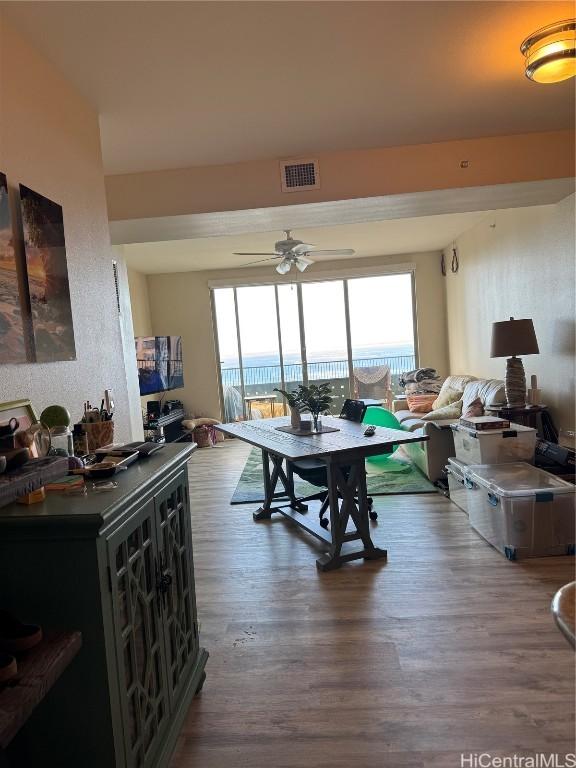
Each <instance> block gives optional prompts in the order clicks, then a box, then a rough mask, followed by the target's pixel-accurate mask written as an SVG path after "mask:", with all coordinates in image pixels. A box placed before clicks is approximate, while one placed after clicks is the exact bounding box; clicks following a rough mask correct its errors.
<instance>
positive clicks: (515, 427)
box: [450, 423, 536, 438]
mask: <svg viewBox="0 0 576 768" xmlns="http://www.w3.org/2000/svg"><path fill="white" fill-rule="evenodd" d="M450 427H451V428H452V429H453V430H454V432H464V433H466V434H468V435H470V436H471V437H478V438H487V437H494V436H497V437H500V438H501V437H502V433H503V432H518V434H520V432H534V434H536V430H535V429H533V428H532V427H526V426H524V424H512V423H511V424H510V426H509V427H506V429H473V428H472V427H465V426H464V425H463V424H450Z"/></svg>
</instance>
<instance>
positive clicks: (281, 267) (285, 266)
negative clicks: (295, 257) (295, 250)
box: [276, 259, 292, 275]
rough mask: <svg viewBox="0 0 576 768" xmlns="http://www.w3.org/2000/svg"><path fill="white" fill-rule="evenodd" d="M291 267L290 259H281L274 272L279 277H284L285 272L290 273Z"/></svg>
mask: <svg viewBox="0 0 576 768" xmlns="http://www.w3.org/2000/svg"><path fill="white" fill-rule="evenodd" d="M291 266H292V264H291V262H290V259H282V261H281V262H280V263H279V264H278V266H277V267H276V272H278V274H279V275H285V274H286V273H287V272H290V267H291Z"/></svg>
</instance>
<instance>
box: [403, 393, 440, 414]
mask: <svg viewBox="0 0 576 768" xmlns="http://www.w3.org/2000/svg"><path fill="white" fill-rule="evenodd" d="M434 400H436V395H435V394H430V395H408V397H407V398H406V402H407V403H408V408H409V410H410V411H411V412H412V413H428V412H429V411H431V410H432V403H433V402H434Z"/></svg>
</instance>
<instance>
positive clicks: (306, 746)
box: [172, 441, 574, 768]
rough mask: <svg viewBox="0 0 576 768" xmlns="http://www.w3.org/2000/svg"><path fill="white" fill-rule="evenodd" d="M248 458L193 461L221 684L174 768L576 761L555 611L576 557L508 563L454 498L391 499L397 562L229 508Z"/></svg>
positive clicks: (215, 455)
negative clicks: (334, 548) (327, 545)
mask: <svg viewBox="0 0 576 768" xmlns="http://www.w3.org/2000/svg"><path fill="white" fill-rule="evenodd" d="M248 451H249V448H248V447H247V446H246V445H244V444H242V443H239V442H237V441H231V442H226V443H225V444H221V445H219V446H218V447H216V448H212V449H204V450H201V451H197V453H196V454H195V455H194V456H193V457H192V461H191V462H190V472H191V496H192V509H193V531H194V552H195V568H196V583H197V599H198V608H199V617H200V621H201V635H202V642H203V645H205V646H206V647H207V649H208V650H209V652H210V659H209V661H208V666H207V680H206V683H205V685H204V689H203V691H202V693H201V694H200V695H199V696H198V697H197V698H196V699H195V701H194V703H193V704H192V706H191V708H190V710H189V713H188V716H187V719H186V721H185V723H184V727H183V729H182V733H181V736H180V739H179V741H178V744H177V747H176V751H175V754H174V759H173V762H172V768H192V766H194V768H296V766H304V767H305V768H344V767H346V768H349V767H350V766H355V767H356V768H396V767H398V768H408V767H409V768H430V767H431V768H451V767H452V766H454V768H459V766H460V765H461V763H460V754H461V753H462V752H463V753H465V754H467V755H468V754H469V753H476V752H490V753H491V754H493V755H499V756H508V755H512V754H514V753H516V754H524V755H533V754H534V753H536V752H543V753H550V752H559V753H561V754H562V755H564V754H565V753H568V752H573V751H574V739H573V734H574V731H573V718H574V666H573V658H574V657H573V653H572V651H571V649H570V647H569V645H568V643H567V642H566V640H565V639H564V638H563V636H562V635H561V634H560V632H559V631H558V629H557V628H556V626H555V624H554V621H553V619H552V616H551V613H550V601H551V599H552V596H553V594H554V592H555V591H556V590H557V589H558V588H559V587H560V586H561V585H562V584H564V583H566V582H567V581H570V580H572V579H573V578H574V559H573V558H570V557H560V558H541V559H537V560H528V561H524V562H519V563H510V562H508V561H507V560H506V559H505V558H504V557H503V556H502V555H500V554H499V553H498V552H496V551H495V550H494V549H492V548H491V547H490V546H489V545H488V544H487V543H485V542H484V541H483V540H482V539H480V538H479V537H478V536H477V535H476V534H475V533H474V531H473V530H472V529H471V528H470V526H469V524H468V519H467V517H466V515H465V514H464V513H463V512H461V511H460V510H459V509H458V508H457V507H456V506H454V505H453V504H451V503H450V502H449V501H448V500H447V499H445V498H443V497H442V496H440V495H414V496H388V497H377V498H376V507H377V509H378V512H379V514H380V517H379V520H378V522H377V523H376V524H373V536H374V540H375V543H376V544H377V545H379V546H382V547H385V548H387V549H388V561H387V562H386V561H378V562H373V563H369V562H367V563H363V562H361V561H360V562H358V563H353V564H349V565H345V566H344V567H342V568H341V569H340V570H338V571H334V572H329V573H319V572H318V571H317V570H316V565H315V559H316V557H317V556H318V552H319V551H320V549H319V547H320V543H319V542H318V543H317V542H316V541H315V540H314V539H312V538H309V537H308V536H307V535H306V534H304V532H299V531H298V530H297V529H295V528H294V527H293V526H291V524H290V523H289V521H286V520H284V519H283V518H281V517H280V516H277V517H276V518H273V519H272V521H269V522H261V523H254V522H253V521H252V514H251V513H252V511H253V509H254V508H255V506H257V505H249V506H242V507H238V506H235V507H231V506H230V505H229V500H230V496H231V494H232V491H233V489H234V487H235V485H236V482H237V480H238V477H239V475H240V472H241V469H242V467H243V465H244V461H245V459H246V456H247V454H248Z"/></svg>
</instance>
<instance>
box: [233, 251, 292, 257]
mask: <svg viewBox="0 0 576 768" xmlns="http://www.w3.org/2000/svg"><path fill="white" fill-rule="evenodd" d="M282 255H283V254H281V253H277V252H276V251H248V252H246V251H234V253H233V256H278V257H280V256H282Z"/></svg>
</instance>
